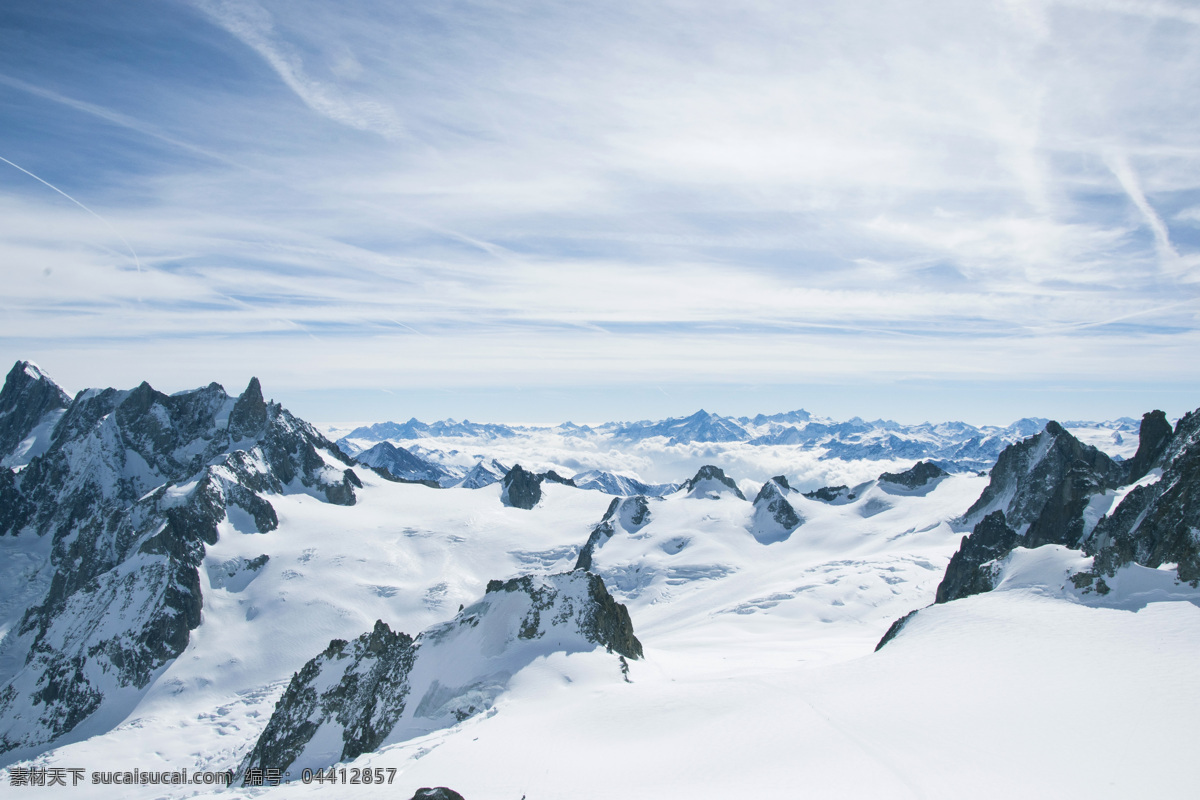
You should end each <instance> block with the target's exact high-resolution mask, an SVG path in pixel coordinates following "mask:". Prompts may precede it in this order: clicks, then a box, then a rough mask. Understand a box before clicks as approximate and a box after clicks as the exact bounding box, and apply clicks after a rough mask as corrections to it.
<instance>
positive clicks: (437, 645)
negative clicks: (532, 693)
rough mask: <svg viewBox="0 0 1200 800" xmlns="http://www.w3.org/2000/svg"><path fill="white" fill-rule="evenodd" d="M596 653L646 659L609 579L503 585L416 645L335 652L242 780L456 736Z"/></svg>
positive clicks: (291, 691)
mask: <svg viewBox="0 0 1200 800" xmlns="http://www.w3.org/2000/svg"><path fill="white" fill-rule="evenodd" d="M597 647H603V648H605V649H606V650H608V651H609V652H610V653H616V654H619V655H620V656H622V657H624V658H631V659H637V658H640V657H641V655H642V645H641V643H640V642H639V641H638V640H637V637H636V636H634V633H633V625H632V623H631V621H630V619H629V613H628V611H627V610H626V609H625V606H623V605H621V604H619V603H617V602H616V601H615V600H613V599H612V597H611V595H609V593H608V590H607V589H606V588H605V587H604V582H603V581H602V580H601V579H600V578H599V577H598V576H596V575H592V574H590V573H586V572H571V573H566V574H560V575H549V576H540V577H535V576H524V577H520V578H514V579H512V580H509V581H492V582H491V583H489V584H488V587H487V593H486V594H485V595H484V597H483V599H482V600H480V601H479V602H477V603H474V604H472V605H471V606H469V607H467V608H464V609H463V610H462V611H460V612H459V613H458V615H457V616H456V617H455V618H454V619H453V620H451V621H450V622H447V623H445V624H442V625H438V626H435V627H433V628H430V629H428V630H426V631H425V632H423V633H421V634H420V635H418V636H417V637H416V638H415V639H413V638H410V637H409V636H406V635H405V634H403V633H393V632H392V631H391V629H390V628H388V626H387V625H386V624H384V623H383V622H382V621H380V622H377V623H376V624H375V628H374V630H372V631H371V632H369V633H366V634H363V635H362V636H360V637H359V638H358V639H355V640H354V641H353V642H345V641H342V640H335V641H333V642H331V643H330V645H329V647H328V648H326V650H325V651H324V652H323V653H321V654H320V655H318V656H317V657H316V658H314V659H312V660H311V661H309V662H308V663H307V664H305V665H304V667H303V668H302V669H301V670H300V671H299V672H297V673H296V674H295V675H294V676H293V678H292V681H291V683H290V684H289V685H288V688H287V690H286V691H285V692H284V695H283V697H282V698H281V699H280V701H279V702H278V704H276V707H275V712H274V714H272V716H271V719H270V721H269V722H268V723H267V727H266V729H265V730H264V731H263V734H262V736H261V737H260V738H259V740H258V742H257V743H256V744H255V746H254V749H253V750H252V751H251V753H250V755H249V756H248V757H247V758H246V760H245V762H244V763H243V765H242V772H243V773H244V772H245V770H247V769H250V768H256V767H262V768H268V767H273V768H278V769H281V770H288V769H290V770H291V771H292V772H293V773H295V772H296V771H297V770H300V769H304V768H306V767H307V768H312V769H317V768H320V767H327V766H329V765H330V764H333V763H336V762H338V761H345V760H349V759H353V758H355V757H357V756H359V755H361V754H362V753H365V752H370V751H373V750H375V749H377V748H378V747H379V746H380V745H382V744H383V743H385V742H386V741H403V740H406V739H408V738H411V737H412V736H416V735H421V734H423V733H426V732H429V731H431V730H436V729H438V728H442V727H447V726H450V725H453V724H455V723H457V722H461V721H463V720H465V719H467V718H468V717H471V716H473V715H475V714H478V713H480V712H483V711H486V710H487V709H488V708H490V707H491V706H492V703H493V702H494V701H495V699H496V697H497V696H499V694H500V693H501V692H503V691H504V689H505V687H506V686H507V684H508V681H509V679H510V678H511V677H512V676H513V675H514V674H515V673H516V672H517V671H518V670H519V669H521V668H522V667H524V666H525V665H527V664H529V663H530V662H532V661H533V659H535V658H537V657H538V656H542V655H546V654H548V653H552V652H583V651H588V650H594V649H596V648H597Z"/></svg>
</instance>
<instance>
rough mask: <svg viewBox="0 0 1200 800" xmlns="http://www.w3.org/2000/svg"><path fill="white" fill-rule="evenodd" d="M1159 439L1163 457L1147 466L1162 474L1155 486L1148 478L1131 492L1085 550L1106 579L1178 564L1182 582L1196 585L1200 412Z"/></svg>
mask: <svg viewBox="0 0 1200 800" xmlns="http://www.w3.org/2000/svg"><path fill="white" fill-rule="evenodd" d="M1147 416H1150V415H1147ZM1151 424H1152V425H1154V428H1155V429H1156V430H1157V429H1158V426H1157V424H1156V423H1153V422H1152V423H1151ZM1144 428H1145V422H1143V429H1144ZM1160 440H1165V444H1164V445H1163V446H1162V452H1161V455H1160V456H1159V457H1158V458H1157V459H1154V460H1153V461H1152V462H1149V463H1151V464H1155V465H1157V466H1158V467H1159V468H1161V469H1162V476H1161V477H1160V478H1159V479H1158V480H1155V481H1152V482H1150V478H1149V477H1146V481H1147V482H1144V483H1143V484H1142V485H1139V486H1137V487H1135V488H1134V489H1133V490H1132V491H1130V492H1129V494H1128V495H1126V496H1125V499H1124V500H1123V501H1122V502H1121V504H1120V505H1119V506H1117V507H1116V509H1115V510H1114V511H1113V512H1112V513H1110V514H1109V515H1108V516H1106V517H1105V518H1104V519H1102V520H1100V523H1099V524H1098V525H1097V526H1096V528H1095V530H1094V531H1093V532H1092V534H1091V536H1089V537H1088V540H1087V542H1086V543H1085V550H1086V551H1087V552H1088V553H1089V554H1094V555H1095V560H1094V562H1093V563H1094V566H1095V569H1096V571H1097V572H1098V573H1100V574H1103V575H1109V576H1111V575H1113V574H1115V572H1116V570H1117V569H1118V568H1119V567H1121V566H1123V565H1125V564H1128V563H1130V562H1134V563H1137V564H1141V565H1142V566H1146V567H1155V568H1157V567H1160V566H1162V565H1163V564H1177V565H1178V571H1179V578H1180V580H1184V581H1188V582H1191V583H1193V584H1195V583H1197V582H1200V533H1198V532H1200V410H1197V411H1193V412H1191V413H1190V414H1187V415H1185V416H1184V417H1183V418H1182V419H1180V420H1179V423H1178V424H1177V425H1176V426H1175V430H1174V432H1173V434H1172V435H1171V436H1170V437H1169V438H1167V437H1162V438H1161V439H1160ZM1147 449H1149V448H1147ZM1142 451H1143V448H1142V447H1141V446H1139V447H1138V453H1139V454H1140V453H1142ZM1135 459H1136V457H1135ZM1141 468H1142V467H1141V466H1139V470H1140V469H1141ZM1133 474H1136V472H1135V473H1133Z"/></svg>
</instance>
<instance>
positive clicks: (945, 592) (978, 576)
mask: <svg viewBox="0 0 1200 800" xmlns="http://www.w3.org/2000/svg"><path fill="white" fill-rule="evenodd" d="M1020 543H1021V537H1020V535H1019V534H1018V533H1017V532H1016V531H1015V530H1013V529H1012V528H1010V527H1009V526H1008V524H1007V523H1006V522H1005V520H1004V512H1002V511H993V512H992V513H991V514H988V515H987V516H986V517H984V518H983V519H982V520H980V522H979V524H978V525H976V526H975V530H974V531H972V533H971V535H970V536H964V537H963V539H962V544H961V545H959V548H958V552H957V553H955V554H954V556H953V557H952V558H951V559H950V564H949V566H947V567H946V574H945V575H944V576H943V577H942V582H941V583H940V584H939V585H938V588H937V599H936V600H935V601H934V602H937V603H948V602H950V601H951V600H958V599H960V598H963V597H969V596H971V595H973V594H981V593H982V592H990V591H991V590H992V589H993V588H994V586H995V577H996V576H995V571H994V569H993V565H994V563H995V562H996V561H998V560H999V559H1002V558H1004V557H1005V556H1007V555H1008V554H1009V553H1011V552H1012V550H1013V548H1014V547H1016V546H1017V545H1018V544H1020Z"/></svg>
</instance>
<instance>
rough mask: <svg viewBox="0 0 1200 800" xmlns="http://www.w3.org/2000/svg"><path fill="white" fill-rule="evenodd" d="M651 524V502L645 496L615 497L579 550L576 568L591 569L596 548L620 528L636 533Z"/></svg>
mask: <svg viewBox="0 0 1200 800" xmlns="http://www.w3.org/2000/svg"><path fill="white" fill-rule="evenodd" d="M649 524H650V504H649V502H648V501H647V500H646V498H645V497H641V496H638V497H622V498H614V499H613V501H612V502H611V503H609V504H608V510H607V511H605V512H604V517H603V518H601V520H600V523H599V524H598V525H596V527H595V528H593V529H592V533H591V535H590V536H589V537H588V540H587V542H586V543H585V544H584V545H583V548H582V549H581V550H580V551H579V557H578V558H577V559H576V560H575V567H574V568H575V569H582V570H590V569H591V568H592V559H593V558H594V557H595V555H596V550H598V549H599V548H600V547H601V546H603V544H604V543H605V542H607V541H608V540H609V539H611V538H612V537H613V536H614V535H615V534H616V532H617V531H618V530H622V531H625V532H627V533H636V532H637V531H640V530H641V529H642V528H644V527H646V526H647V525H649Z"/></svg>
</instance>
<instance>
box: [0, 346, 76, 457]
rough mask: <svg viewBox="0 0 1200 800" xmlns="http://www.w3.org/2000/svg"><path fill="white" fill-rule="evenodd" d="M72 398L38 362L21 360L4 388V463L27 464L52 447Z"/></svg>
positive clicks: (0, 405) (0, 400)
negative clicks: (52, 440)
mask: <svg viewBox="0 0 1200 800" xmlns="http://www.w3.org/2000/svg"><path fill="white" fill-rule="evenodd" d="M70 402H71V398H70V397H69V396H68V395H67V393H66V392H64V391H63V390H62V387H60V386H59V385H58V384H57V383H55V382H54V381H53V380H51V379H50V377H49V376H48V375H46V373H44V372H42V370H40V369H39V368H38V367H37V365H35V364H32V363H30V362H28V361H18V362H17V363H16V364H14V365H13V368H12V369H11V370H9V371H8V376H7V377H6V378H5V379H4V388H3V389H0V463H2V464H3V466H5V467H14V466H23V465H25V464H27V463H29V461H30V459H32V458H33V457H34V456H37V455H40V454H41V453H42V452H43V451H45V449H46V448H47V447H49V446H50V439H51V435H52V434H53V431H54V425H55V423H57V422H58V420H59V418H60V417H62V414H63V411H64V410H65V409H66V407H67V406H68V405H69V404H70Z"/></svg>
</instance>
